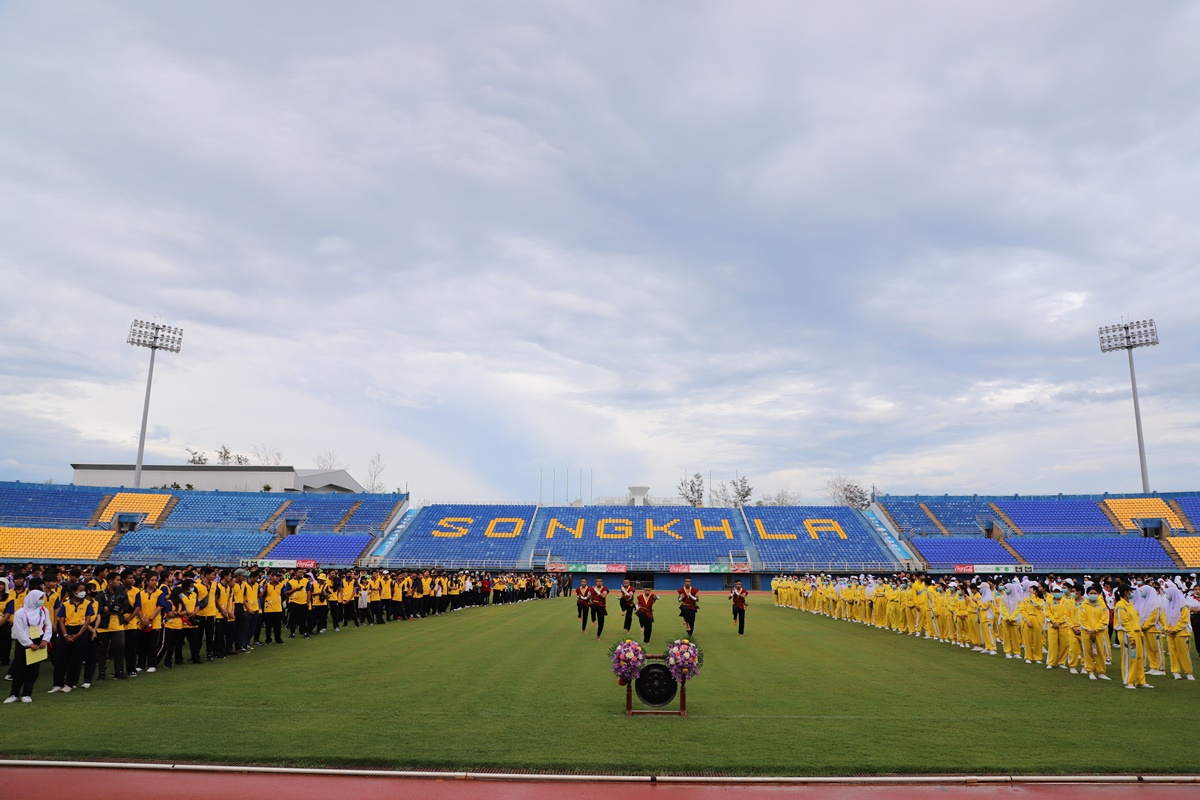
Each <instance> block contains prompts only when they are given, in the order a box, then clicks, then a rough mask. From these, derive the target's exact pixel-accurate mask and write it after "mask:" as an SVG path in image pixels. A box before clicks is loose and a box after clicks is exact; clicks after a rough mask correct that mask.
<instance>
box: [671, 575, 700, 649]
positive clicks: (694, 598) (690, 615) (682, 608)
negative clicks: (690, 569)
mask: <svg viewBox="0 0 1200 800" xmlns="http://www.w3.org/2000/svg"><path fill="white" fill-rule="evenodd" d="M677 594H678V595H679V616H681V617H683V626H684V627H685V628H686V629H687V632H688V636H691V635H692V634H694V633H695V632H696V612H697V611H699V610H700V592H699V590H697V589H696V588H695V587H694V586H692V579H691V578H684V579H683V587H682V588H681V589H680V590H679V591H678V592H677Z"/></svg>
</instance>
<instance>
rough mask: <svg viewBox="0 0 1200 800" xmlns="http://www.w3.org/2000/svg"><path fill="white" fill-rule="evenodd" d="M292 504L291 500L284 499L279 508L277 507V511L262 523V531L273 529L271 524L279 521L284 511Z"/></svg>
mask: <svg viewBox="0 0 1200 800" xmlns="http://www.w3.org/2000/svg"><path fill="white" fill-rule="evenodd" d="M291 504H292V501H291V500H284V501H283V502H282V503H280V504H279V508H277V509H275V513H274V514H272V515H271V516H269V517H267V521H266V522H264V523H263V524H262V525H259V526H258V529H259V530H260V531H264V532H265V531H269V530H271V526H272V525H274V524H275V523H276V522H278V521H279V518H280V517H282V516H283V512H284V511H287V507H288V506H290V505H291Z"/></svg>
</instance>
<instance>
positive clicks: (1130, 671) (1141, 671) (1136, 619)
mask: <svg viewBox="0 0 1200 800" xmlns="http://www.w3.org/2000/svg"><path fill="white" fill-rule="evenodd" d="M1133 591H1134V590H1133V589H1132V588H1130V587H1129V586H1118V587H1117V588H1116V589H1115V590H1114V591H1113V597H1114V598H1115V599H1116V601H1117V605H1116V608H1115V609H1113V611H1114V614H1115V620H1114V621H1115V623H1116V625H1115V627H1116V628H1117V629H1118V630H1120V632H1121V682H1122V683H1123V684H1125V688H1126V689H1137V688H1138V687H1145V688H1147V689H1153V688H1154V687H1153V686H1151V685H1150V684H1148V683H1146V666H1145V663H1144V659H1145V655H1144V654H1143V652H1142V651H1143V648H1144V647H1145V638H1144V636H1143V633H1142V620H1141V617H1140V616H1139V615H1138V611H1137V609H1136V608H1135V607H1134V605H1133V603H1132V601H1130V599H1129V596H1130V593H1131V592H1133Z"/></svg>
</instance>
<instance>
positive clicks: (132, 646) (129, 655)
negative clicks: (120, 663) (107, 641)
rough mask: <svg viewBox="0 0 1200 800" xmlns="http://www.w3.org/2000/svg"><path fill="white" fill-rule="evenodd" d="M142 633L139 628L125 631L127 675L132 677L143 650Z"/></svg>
mask: <svg viewBox="0 0 1200 800" xmlns="http://www.w3.org/2000/svg"><path fill="white" fill-rule="evenodd" d="M141 641H142V632H141V631H140V630H138V629H137V628H126V629H125V674H126V675H132V674H133V673H134V671H135V670H136V669H137V665H138V663H137V662H138V651H139V649H140V648H141Z"/></svg>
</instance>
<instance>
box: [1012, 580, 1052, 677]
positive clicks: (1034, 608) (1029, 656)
mask: <svg viewBox="0 0 1200 800" xmlns="http://www.w3.org/2000/svg"><path fill="white" fill-rule="evenodd" d="M1017 621H1018V622H1019V623H1020V626H1021V638H1022V643H1023V644H1024V645H1025V663H1026V664H1029V663H1034V664H1040V663H1042V645H1043V643H1044V642H1045V630H1046V600H1045V598H1044V597H1043V592H1042V587H1041V586H1038V585H1037V584H1033V585H1031V586H1030V587H1029V594H1028V595H1026V597H1025V599H1024V600H1022V601H1021V602H1020V604H1019V605H1018V606H1017Z"/></svg>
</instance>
